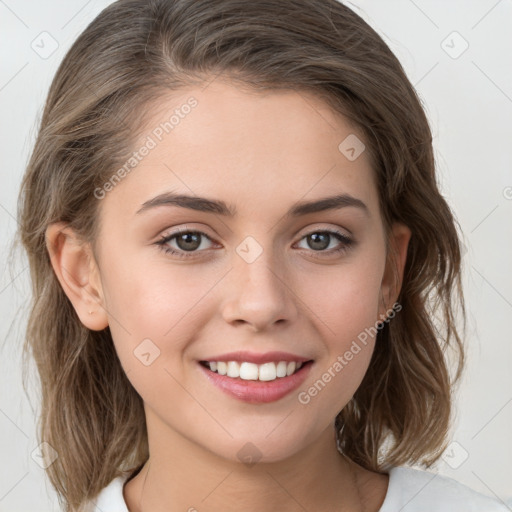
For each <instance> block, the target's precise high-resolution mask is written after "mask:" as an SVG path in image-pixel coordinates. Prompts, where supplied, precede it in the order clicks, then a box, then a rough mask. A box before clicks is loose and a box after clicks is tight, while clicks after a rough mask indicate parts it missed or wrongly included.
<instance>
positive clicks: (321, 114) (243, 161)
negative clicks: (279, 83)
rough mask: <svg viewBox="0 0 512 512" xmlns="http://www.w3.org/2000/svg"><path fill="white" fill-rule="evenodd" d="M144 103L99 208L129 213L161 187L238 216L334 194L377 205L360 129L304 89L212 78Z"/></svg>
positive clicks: (276, 212) (277, 209)
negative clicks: (119, 175)
mask: <svg viewBox="0 0 512 512" xmlns="http://www.w3.org/2000/svg"><path fill="white" fill-rule="evenodd" d="M148 108H149V110H148V112H149V113H150V115H149V116H148V121H147V123H146V124H145V128H144V129H143V130H142V132H141V136H140V138H139V141H138V142H137V144H136V145H135V146H136V147H135V148H134V151H135V152H136V153H137V155H136V156H134V157H133V159H134V161H133V162H131V165H129V166H127V169H129V172H127V173H125V174H126V177H123V179H122V180H116V184H115V186H114V187H111V189H112V188H113V190H112V191H110V192H108V194H107V200H106V201H104V202H105V203H108V204H103V205H102V208H103V209H104V210H105V213H106V212H107V211H108V210H109V209H114V208H115V211H116V212H117V213H118V214H122V215H124V216H133V215H134V214H135V212H136V211H137V210H139V209H140V207H141V205H142V204H143V203H144V202H146V201H148V200H149V199H151V198H152V197H154V196H156V195H158V194H161V193H165V192H168V191H172V192H175V193H176V192H178V193H183V194H187V195H198V196H207V197H212V198H217V199H221V200H223V201H225V202H226V203H228V204H229V205H232V206H233V207H234V208H235V209H236V211H237V215H241V216H244V214H247V215H253V214H254V213H255V212H258V214H263V212H262V211H261V206H262V205H263V204H264V205H265V211H268V212H269V213H272V214H274V215H282V213H283V212H281V210H283V209H284V208H286V209H288V206H289V205H291V204H292V203H296V202H297V201H300V200H313V199H316V198H319V197H324V196H327V195H333V194H335V193H339V194H341V193H347V194H350V195H353V196H355V197H358V198H360V199H361V200H362V201H364V202H365V203H366V204H367V205H368V206H369V207H370V208H375V203H376V201H377V194H376V189H375V185H374V176H373V171H372V169H371V165H370V159H369V155H368V154H367V151H365V150H364V145H363V144H364V143H363V136H362V134H361V132H360V131H359V130H358V129H357V128H356V127H354V126H353V125H352V124H350V123H349V122H348V120H346V119H345V118H344V117H343V116H341V114H339V113H337V112H334V111H333V110H332V109H331V108H330V107H329V105H328V104H326V103H325V102H324V101H323V100H321V99H320V98H318V97H317V96H314V95H313V94H311V93H307V92H304V91H292V90H271V91H264V92H259V91H251V90H247V89H245V88H244V89H240V88H239V87H237V86H236V85H235V84H233V83H230V82H229V81H223V80H220V79H216V80H214V81H213V82H211V83H210V84H208V85H207V86H206V87H205V86H202V87H201V86H198V87H191V88H189V89H183V90H180V91H179V92H178V93H177V92H173V93H172V94H168V95H166V96H162V97H161V98H160V99H159V100H158V101H155V102H154V103H152V104H151V105H150V106H148ZM144 148H146V149H144ZM354 156H355V158H354ZM132 165H133V166H132ZM372 205H373V207H372ZM244 207H245V208H244Z"/></svg>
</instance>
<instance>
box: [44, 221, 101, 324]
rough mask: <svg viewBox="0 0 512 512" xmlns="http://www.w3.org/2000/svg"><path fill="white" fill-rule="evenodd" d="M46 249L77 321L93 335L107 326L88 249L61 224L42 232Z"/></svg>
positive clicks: (96, 267)
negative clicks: (77, 318)
mask: <svg viewBox="0 0 512 512" xmlns="http://www.w3.org/2000/svg"><path fill="white" fill-rule="evenodd" d="M46 247H47V250H48V253H49V255H50V259H51V263H52V267H53V270H54V272H55V275H56V276H57V279H58V280H59V283H60V285H61V286H62V289H63V290H64V293H65V294H66V295H67V297H68V299H69V300H70V301H71V303H72V305H73V307H74V309H75V311H76V313H77V315H78V317H79V318H80V321H81V322H82V324H83V325H85V327H87V328H88V329H91V330H93V331H100V330H102V329H105V327H107V326H108V317H107V314H106V311H105V308H104V306H103V303H104V297H103V290H102V287H101V281H100V279H99V269H98V266H97V264H96V261H95V259H94V256H93V253H92V250H91V248H90V245H89V244H87V243H85V242H83V241H82V240H80V239H79V237H78V236H77V235H76V233H75V232H74V231H73V230H72V229H71V228H70V227H69V226H68V225H67V224H66V223H64V222H57V223H54V224H50V225H49V226H48V228H47V229H46Z"/></svg>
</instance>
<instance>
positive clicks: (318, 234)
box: [156, 230, 353, 258]
mask: <svg viewBox="0 0 512 512" xmlns="http://www.w3.org/2000/svg"><path fill="white" fill-rule="evenodd" d="M203 237H204V238H206V239H207V240H209V241H210V242H212V239H211V238H210V237H209V236H208V235H206V234H205V233H203V232H201V231H179V232H178V233H172V234H170V235H167V236H163V237H162V238H161V239H160V240H159V241H158V242H156V244H157V245H159V246H160V247H161V248H162V250H163V251H164V252H166V253H168V254H173V255H175V256H177V257H179V258H187V257H190V256H189V254H187V253H195V252H200V251H198V249H199V248H201V245H202V244H201V242H202V240H201V239H202V238H203ZM332 238H335V239H337V240H338V241H339V242H340V244H339V247H336V248H334V249H333V248H331V249H330V250H328V251H326V250H325V249H327V248H328V247H329V245H330V242H331V241H332ZM174 240H175V242H176V245H177V250H176V249H173V248H172V247H171V246H170V242H171V241H174ZM302 240H307V243H308V245H310V247H311V246H312V247H313V249H312V250H313V252H317V253H327V254H331V253H338V252H342V251H345V250H348V248H349V247H350V246H351V245H352V244H353V240H352V239H351V238H350V237H348V236H347V235H345V234H343V233H341V232H339V231H329V230H325V231H320V230H317V231H312V232H311V233H308V234H307V235H304V236H303V237H302V238H301V241H302ZM203 249H204V247H203Z"/></svg>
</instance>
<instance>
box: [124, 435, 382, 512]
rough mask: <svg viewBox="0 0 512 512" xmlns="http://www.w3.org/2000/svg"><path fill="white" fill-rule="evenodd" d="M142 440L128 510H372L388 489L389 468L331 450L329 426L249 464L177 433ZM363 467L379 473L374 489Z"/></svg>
mask: <svg viewBox="0 0 512 512" xmlns="http://www.w3.org/2000/svg"><path fill="white" fill-rule="evenodd" d="M167 434H169V432H168V431H167ZM148 441H149V448H150V454H151V455H150V458H149V459H148V461H147V462H146V464H145V465H144V467H143V468H142V470H141V471H140V472H139V473H138V474H137V475H136V476H135V477H134V478H133V479H132V480H130V481H129V482H128V483H127V484H126V486H125V488H124V498H125V501H126V503H127V505H128V508H129V510H130V512H149V511H151V512H163V511H166V512H174V511H189V512H195V511H197V512H200V511H202V510H208V511H209V512H221V511H222V512H226V511H231V510H232V511H238V510H244V512H256V511H261V510H265V511H268V512H277V511H280V512H299V511H300V512H304V510H315V511H319V512H321V511H327V510H339V511H340V512H341V511H346V512H348V511H350V512H356V511H357V512H359V511H364V512H371V511H377V510H378V507H379V506H380V503H381V502H382V500H383V499H384V495H385V492H386V489H387V478H386V477H387V475H378V474H376V473H371V472H367V471H366V470H363V469H362V468H361V467H360V466H357V465H356V464H354V463H352V462H351V461H348V459H346V458H345V457H344V456H342V455H341V454H340V453H339V452H338V451H337V449H336V442H335V436H334V430H332V431H331V430H329V431H325V432H324V433H323V435H322V436H321V437H320V438H319V439H317V440H316V441H315V442H314V443H312V444H310V445H309V446H307V447H306V448H304V449H303V450H301V451H300V452H296V453H295V454H293V455H292V456H290V457H288V458H286V459H284V460H279V461H277V462H255V463H253V464H250V463H243V462H240V461H239V460H229V459H225V458H222V457H219V456H218V455H216V454H213V453H212V452H210V451H208V450H205V449H204V448H203V447H200V446H198V445H197V444H195V443H191V442H190V441H188V440H187V439H186V438H184V437H182V436H178V437H177V438H173V439H169V437H168V435H167V436H166V439H165V442H162V441H163V439H162V438H158V437H157V436H156V435H153V436H151V435H149V437H148ZM368 474H370V475H373V476H378V477H380V478H381V480H379V485H380V484H382V485H380V488H379V490H378V492H376V491H375V488H376V487H375V484H376V480H375V479H373V480H372V485H370V487H368V485H367V484H368V482H369V478H368ZM382 478H384V479H385V484H384V480H382ZM383 485H384V487H383ZM369 488H371V489H372V493H373V495H372V497H371V499H368V490H369ZM372 493H370V494H372ZM362 496H363V497H364V499H363V498H361V497H362ZM362 501H364V503H363V502H362Z"/></svg>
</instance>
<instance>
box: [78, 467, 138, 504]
mask: <svg viewBox="0 0 512 512" xmlns="http://www.w3.org/2000/svg"><path fill="white" fill-rule="evenodd" d="M129 476H130V474H129V473H127V474H125V475H122V476H118V477H117V478H114V480H112V481H111V482H110V483H109V484H108V485H107V487H104V488H103V489H102V491H101V492H100V493H99V494H98V496H97V497H96V499H94V500H92V501H91V502H90V503H89V504H88V506H89V507H90V509H86V512H89V510H90V512H97V511H98V510H101V512H129V510H128V507H127V506H126V502H125V501H124V496H123V485H124V483H125V482H126V480H128V477H129Z"/></svg>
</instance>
